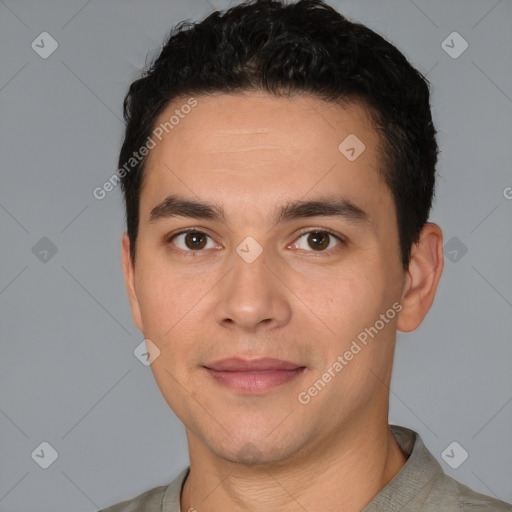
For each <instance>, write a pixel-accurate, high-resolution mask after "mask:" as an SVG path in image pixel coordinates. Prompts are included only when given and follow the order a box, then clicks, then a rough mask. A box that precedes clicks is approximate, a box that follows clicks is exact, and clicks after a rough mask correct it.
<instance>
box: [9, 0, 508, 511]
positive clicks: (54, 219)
mask: <svg viewBox="0 0 512 512" xmlns="http://www.w3.org/2000/svg"><path fill="white" fill-rule="evenodd" d="M330 3H331V5H333V6H335V7H337V8H338V9H339V10H340V11H341V12H342V13H344V14H345V15H347V16H348V17H351V18H353V19H355V20H357V21H361V22H363V23H365V24H367V25H368V26H369V27H371V28H372V29H374V30H376V31H378V32H380V33H381V34H383V35H384V36H386V37H387V38H388V39H390V40H391V41H392V42H394V43H395V44H396V45H397V46H398V47H399V48H400V49H401V50H402V51H403V52H404V53H405V54H406V56H407V57H408V58H409V59H410V60H411V62H412V63H413V64H414V65H415V66H417V67H418V68H419V69H420V70H421V71H422V72H423V73H426V74H427V76H428V79H429V80H430V81H431V82H432V84H433V97H432V102H433V114H434V118H435V123H436V126H437V128H438V130H439V143H440V146H441V150H442V154H441V157H440V163H439V181H438V194H437V201H436V203H435V207H434V210H433V214H432V217H431V218H432V220H433V221H435V222H438V223H439V224H440V225H441V226H442V228H443V229H444V233H445V237H446V238H445V241H446V242H448V243H449V244H450V245H449V246H448V248H447V249H446V255H447V259H446V268H445V273H444V277H443V279H442V282H441V285H440V289H439V292H438V297H437V299H436V302H435V304H434V306H433V309H432V311H431V313H430V314H429V316H428V317H427V319H426V321H425V322H424V324H423V325H422V326H421V327H420V328H419V329H418V330H417V331H416V332H414V333H411V334H406V335H404V334H400V335H399V341H398V344H397V354H396V364H395V373H394V377H393V380H392V385H391V413H390V421H391V423H396V424H400V425H404V426H408V427H411V428H413V429H415V430H417V431H419V432H420V434H421V435H422V437H423V439H424V441H425V443H426V445H427V447H428V448H429V449H430V450H431V451H432V452H433V454H434V455H435V456H436V457H437V458H438V460H439V461H440V462H441V464H442V465H443V467H444V469H445V470H446V471H447V472H448V473H449V474H451V475H453V476H454V477H455V478H457V479H458V480H460V481H461V482H464V483H466V484H468V485H469V486H471V487H472V488H474V489H475V490H478V491H480V492H483V493H485V494H489V495H491V496H496V497H499V498H501V499H504V500H507V501H512V485H511V482H512V441H511V433H512V428H511V427H512V403H511V402H512V372H511V371H510V363H511V361H512V344H511V337H512V336H511V333H512V315H511V310H512V272H511V265H510V262H511V261H512V259H511V256H512V229H511V217H512V200H510V199H507V197H506V196H507V195H508V196H509V197H510V196H512V189H507V187H512V173H511V157H512V149H511V146H512V115H511V114H512V63H511V59H510V49H511V48H512V31H511V30H510V27H511V25H512V4H511V2H510V1H508V0H501V1H497V0H489V1H486V0H479V1H475V0H472V1H468V0H464V1H462V0H461V1H451V2H446V1H443V0H434V1H432V0H431V1H420V0H415V1H414V2H413V1H412V0H386V1H369V0H368V1H358V2H356V1H335V0H332V1H331V2H330ZM227 5H228V2H227V1H221V0H209V1H205V0H194V1H182V0H180V1H169V0H167V1H155V0H154V1H151V2H142V1H124V2H121V1H120V0H111V1H109V2H99V1H97V0H92V1H91V0H90V1H88V2H87V1H83V0H73V1H65V2H64V1H46V2H36V1H24V0H18V1H15V0H0V58H1V61H0V64H1V74H0V109H1V113H0V150H1V151H0V168H1V172H2V186H1V188H0V220H1V229H2V251H1V267H0V268H1V273H0V307H1V313H2V314H1V333H2V356H1V358H0V361H1V373H0V375H1V382H0V393H1V409H0V427H1V432H2V437H1V452H0V460H1V461H2V467H1V478H0V510H1V511H4V512H7V511H9V512H15V511H20V512H21V511H23V512H31V511H38V512H39V511H41V512H42V511H48V512H50V511H51V512H60V511H63V512H64V511H66V512H69V511H70V510H72V511H73V512H80V511H83V512H89V511H93V510H96V509H97V508H99V507H103V506H107V505H109V504H112V503H114V502H117V501H120V500H122V499H126V498H129V497H132V496H134V495H136V494H138V493H140V492H142V491H144V490H146V489H149V488H150V487H153V486H156V485H162V484H165V483H167V482H169V481H170V480H171V479H173V478H174V477H175V476H176V474H177V473H178V472H179V471H180V470H181V469H182V468H184V467H185V466H186V465H187V464H188V456H187V448H186V440H185V435H184V431H183V427H182V425H181V423H180V422H179V421H178V420H177V418H176V417H175V416H174V414H173V413H172V411H171V410H170V409H169V408H168V406H167V404H166V403H165V401H164V399H163V398H162V397H161V395H160V392H159V390H158V388H157V387H156V384H155V383H154V381H153V377H152V374H151V371H150V369H149V367H145V366H144V365H142V364H141V363H140V362H139V361H138V360H137V359H136V358H135V357H134V355H133V350H134V349H135V347H136V346H137V345H138V344H139V343H140V342H141V340H142V335H141V334H140V333H139V332H138V331H137V329H136V328H135V327H134V326H133V325H132V321H131V316H130V311H129V305H128V300H127V298H126V296H125V290H124V283H123V280H122V273H121V266H120V259H119V256H120V237H121V232H122V230H123V227H124V224H123V222H124V221H123V216H124V212H123V209H122V202H121V193H120V190H119V189H118V188H117V189H116V190H115V191H113V192H111V193H110V194H108V195H107V197H106V198H105V199H104V200H102V201H99V200H97V199H95V198H94V197H93V195H92V190H93V189H94V188H95V187H97V186H101V185H102V184H103V183H104V182H105V180H106V179H108V177H109V176H111V175H112V173H113V172H115V169H116V163H117V155H118V150H119V147H120V142H121V137H122V128H123V125H122V123H121V104H122V99H123V96H124V93H125V91H126V89H127V87H128V85H129V83H130V82H131V81H132V80H134V79H135V78H136V76H137V73H138V72H139V71H140V70H141V68H142V67H143V66H144V63H145V60H146V54H147V53H148V52H150V51H151V50H154V49H156V48H158V47H159V45H160V44H161V42H162V40H163V38H164V36H165V35H166V34H167V33H168V31H169V29H170V28H171V26H173V25H174V24H175V23H177V22H178V21H180V20H182V19H202V18H203V17H204V16H205V15H206V14H208V13H209V12H211V11H212V10H213V9H214V8H223V7H226V6H227ZM43 31H47V32H49V33H50V34H51V36H52V37H53V38H55V40H56V41H57V42H58V45H59V47H58V49H57V50H56V51H55V52H54V53H53V54H52V55H51V56H49V57H48V58H46V59H43V58H41V57H40V56H39V54H38V53H36V52H35V51H34V50H33V49H32V48H31V43H32V41H34V40H36V38H37V36H39V34H40V33H41V32H43ZM453 31H457V32H458V33H460V34H461V36H462V37H463V38H464V39H465V40H466V41H467V42H468V44H469V47H468V49H467V50H466V51H465V52H464V53H462V55H460V56H459V57H458V58H452V57H451V56H450V55H448V54H447V53H446V51H445V49H443V47H442V45H441V43H442V42H443V41H444V40H445V39H446V38H447V36H448V35H449V34H451V33H452V32H453ZM36 42H37V41H36ZM448 42H449V43H448V44H450V46H454V49H455V50H458V49H460V48H461V46H460V41H454V42H453V43H451V42H450V40H448ZM46 48H48V45H46ZM452 50H453V49H452ZM507 191H508V192H507ZM509 192H510V193H509ZM42 237H47V238H48V239H49V240H51V242H52V243H53V244H54V245H55V247H56V249H57V253H56V254H54V255H52V252H51V247H50V246H49V245H48V241H47V240H43V241H42V242H40V239H41V238H42ZM454 237H455V238H454ZM452 239H453V240H452ZM449 241H450V242H449ZM38 242H39V245H36V244H37V243H38ZM34 246H35V249H33V247H34ZM464 247H466V248H467V251H468V252H467V253H466V254H463V252H464V251H463V249H464ZM45 248H46V249H45ZM44 250H49V252H48V253H44ZM461 255H462V256H461ZM45 258H46V260H45ZM41 259H43V261H41ZM452 260H453V261H452ZM43 441H46V442H48V443H50V445H51V446H53V448H54V449H55V450H56V451H57V452H58V454H59V456H58V458H57V459H56V461H55V462H54V463H53V464H52V465H51V466H50V467H49V468H48V469H42V468H41V467H39V465H38V464H36V462H35V461H34V460H33V458H32V457H31V453H32V452H33V451H34V450H35V449H36V448H37V447H38V446H39V445H40V443H41V442H43ZM452 441H457V442H458V443H459V444H460V445H461V446H462V447H463V448H464V449H465V450H467V452H468V453H469V457H468V459H467V460H466V461H465V462H464V463H463V464H462V465H461V466H460V467H459V468H458V469H451V468H450V467H449V466H448V465H447V463H446V462H445V461H444V460H443V458H442V457H441V453H442V452H443V450H444V449H445V448H446V447H447V446H448V445H449V444H450V443H451V442H452ZM46 453H48V452H46ZM45 456H46V455H45Z"/></svg>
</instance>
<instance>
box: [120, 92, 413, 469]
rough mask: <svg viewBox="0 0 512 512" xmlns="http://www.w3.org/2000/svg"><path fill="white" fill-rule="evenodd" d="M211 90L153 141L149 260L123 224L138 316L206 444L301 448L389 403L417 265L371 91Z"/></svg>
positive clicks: (223, 453) (236, 450)
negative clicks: (363, 97)
mask: <svg viewBox="0 0 512 512" xmlns="http://www.w3.org/2000/svg"><path fill="white" fill-rule="evenodd" d="M196 101H197V106H195V107H194V108H193V109H190V110H191V111H190V113H188V114H187V115H186V116H185V115H184V116H183V118H181V119H180V121H179V124H176V125H175V126H174V128H173V129H172V130H170V131H169V133H168V134H165V132H164V134H165V136H164V137H162V140H161V141H160V142H158V143H157V144H156V146H155V147H154V148H153V149H151V152H150V155H149V159H148V162H147V167H146V169H145V176H144V183H143V187H142V191H141V196H140V225H139V231H138V238H137V243H136V264H135V266H133V265H132V263H131V261H130V260H129V257H128V253H129V242H128V239H127V237H126V235H125V237H124V240H123V254H124V268H125V275H126V280H127V286H128V293H129V296H130V300H131V305H132V312H133V317H134V321H135V323H136V325H137V326H138V327H139V329H140V330H141V331H142V332H143V334H144V337H145V338H147V339H149V340H151V343H152V344H154V346H156V347H157V348H158V350H159V351H160V354H159V356H158V357H157V358H156V359H155V360H154V362H153V363H152V364H151V369H152V371H153V374H154V377H155V379H156V382H157V384H158V386H159V388H160V390H161V392H162V394H163V396H164V397H165V400H166V401H167V403H168V404H169V406H170V407H171V408H172V409H173V410H174V412H175V413H176V415H177V416H178V417H179V418H180V419H181V420H182V422H183V423H184V425H185V427H186V429H187V434H188V436H189V444H191V447H190V448H191V457H192V449H194V450H196V452H197V451H201V450H202V451H203V452H208V453H210V454H214V455H215V456H218V457H222V458H224V459H227V460H231V461H242V462H243V461H246V462H247V461H250V460H254V459H255V458H257V459H258V460H259V461H262V462H278V461H281V462H283V461H286V460H292V459H293V458H294V457H295V458H297V457H301V456H303V455H305V454H307V453H309V452H310V451H311V450H313V449H314V448H315V447H319V446H321V445H322V444H323V443H332V442H333V439H334V438H335V437H336V436H341V435H344V433H345V434H346V433H347V432H349V431H351V430H354V429H358V431H360V432H363V431H364V429H365V428H367V427H366V426H365V425H368V424H369V423H368V422H371V421H377V419H378V418H381V419H382V416H385V415H386V410H387V399H388V389H387V387H386V386H385V385H384V384H383V383H385V382H388V381H389V376H390V372H391V365H392V357H393V349H394V341H395V334H396V328H397V319H398V318H399V316H400V315H399V313H398V310H399V309H400V306H399V302H400V300H401V299H402V296H403V291H404V283H405V274H404V270H403V268H402V266H401V261H400V252H399V240H398V231H397V221H396V214H395V207H394V202H393V199H392V196H391V192H390V190H389V189H388V188H387V186H386V185H385V184H384V182H383V181H382V179H381V177H380V174H379V165H381V157H380V153H379V140H378V136H377V134H376V132H375V131H374V129H373V127H372V125H371V122H370V120H369V117H368V114H367V111H366V109H365V108H364V107H363V106H362V105H358V104H351V105H345V106H341V105H334V104H332V103H324V102H322V101H320V100H318V99H314V98H312V97H311V96H295V97H292V98H277V97H272V96H270V95H265V94H264V93H252V92H251V93H244V94H237V95H227V94H217V95H214V96H207V97H196ZM186 103H187V98H185V99H183V100H180V101H174V102H173V103H172V105H169V107H168V108H167V109H166V110H165V111H164V112H163V113H162V115H161V116H160V118H159V120H158V121H157V125H158V124H159V123H160V122H165V121H167V120H168V119H169V118H170V116H171V115H172V114H173V112H174V111H175V110H176V109H180V106H181V105H183V104H186ZM186 110H189V109H186ZM354 135H355V136H356V137H357V139H359V142H358V141H357V139H355V138H354ZM347 137H350V138H349V139H347V141H346V142H344V143H343V141H345V139H346V138H347ZM342 143H343V144H342ZM361 143H362V144H364V149H363V146H362V145H361ZM340 144H341V147H340ZM351 148H353V150H352V149H351ZM362 149H363V150H362ZM361 150H362V152H361ZM354 157H355V158H354ZM363 340H364V341H363ZM261 359H263V360H261ZM226 360H227V361H226ZM258 360H259V361H258ZM384 421H387V417H385V419H384Z"/></svg>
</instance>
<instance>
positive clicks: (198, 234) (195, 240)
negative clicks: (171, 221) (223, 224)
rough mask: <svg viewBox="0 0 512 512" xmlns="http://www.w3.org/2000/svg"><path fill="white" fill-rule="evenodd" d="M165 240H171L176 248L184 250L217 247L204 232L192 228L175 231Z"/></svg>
mask: <svg viewBox="0 0 512 512" xmlns="http://www.w3.org/2000/svg"><path fill="white" fill-rule="evenodd" d="M167 242H168V243H170V242H172V243H173V244H174V245H175V246H176V247H177V248H178V249H180V250H181V251H185V252H190V251H201V250H202V249H214V248H216V247H217V248H218V247H219V246H217V245H216V244H215V242H213V240H212V239H211V238H210V237H209V236H208V235H207V234H206V233H203V232H202V231H197V230H193V229H188V230H186V231H180V232H179V233H175V234H174V235H172V236H170V237H168V238H167ZM208 244H210V245H208Z"/></svg>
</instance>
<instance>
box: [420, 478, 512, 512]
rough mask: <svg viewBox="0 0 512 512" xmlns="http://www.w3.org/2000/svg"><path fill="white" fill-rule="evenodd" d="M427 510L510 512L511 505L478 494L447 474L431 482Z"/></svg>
mask: <svg viewBox="0 0 512 512" xmlns="http://www.w3.org/2000/svg"><path fill="white" fill-rule="evenodd" d="M427 503H428V507H427V510H436V511H444V510H446V511H448V510H450V511H451V510H453V511H460V512H484V511H495V512H512V505H510V504H508V503H505V502H504V501H501V500H499V499H496V498H492V497H491V496H487V495H485V494H480V493H479V492H476V491H474V490H473V489H471V488H469V487H468V486H466V485H464V484H462V483H460V482H458V481H457V480H455V479H454V478H452V477H450V476H448V475H447V474H443V475H439V476H438V478H437V479H436V481H435V482H433V489H432V492H431V493H430V494H429V499H428V501H427Z"/></svg>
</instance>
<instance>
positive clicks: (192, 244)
mask: <svg viewBox="0 0 512 512" xmlns="http://www.w3.org/2000/svg"><path fill="white" fill-rule="evenodd" d="M205 239H206V237H204V236H203V234H202V233H187V234H186V236H185V244H186V245H187V247H188V248H189V249H202V248H203V247H204V246H205V245H206V242H205Z"/></svg>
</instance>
